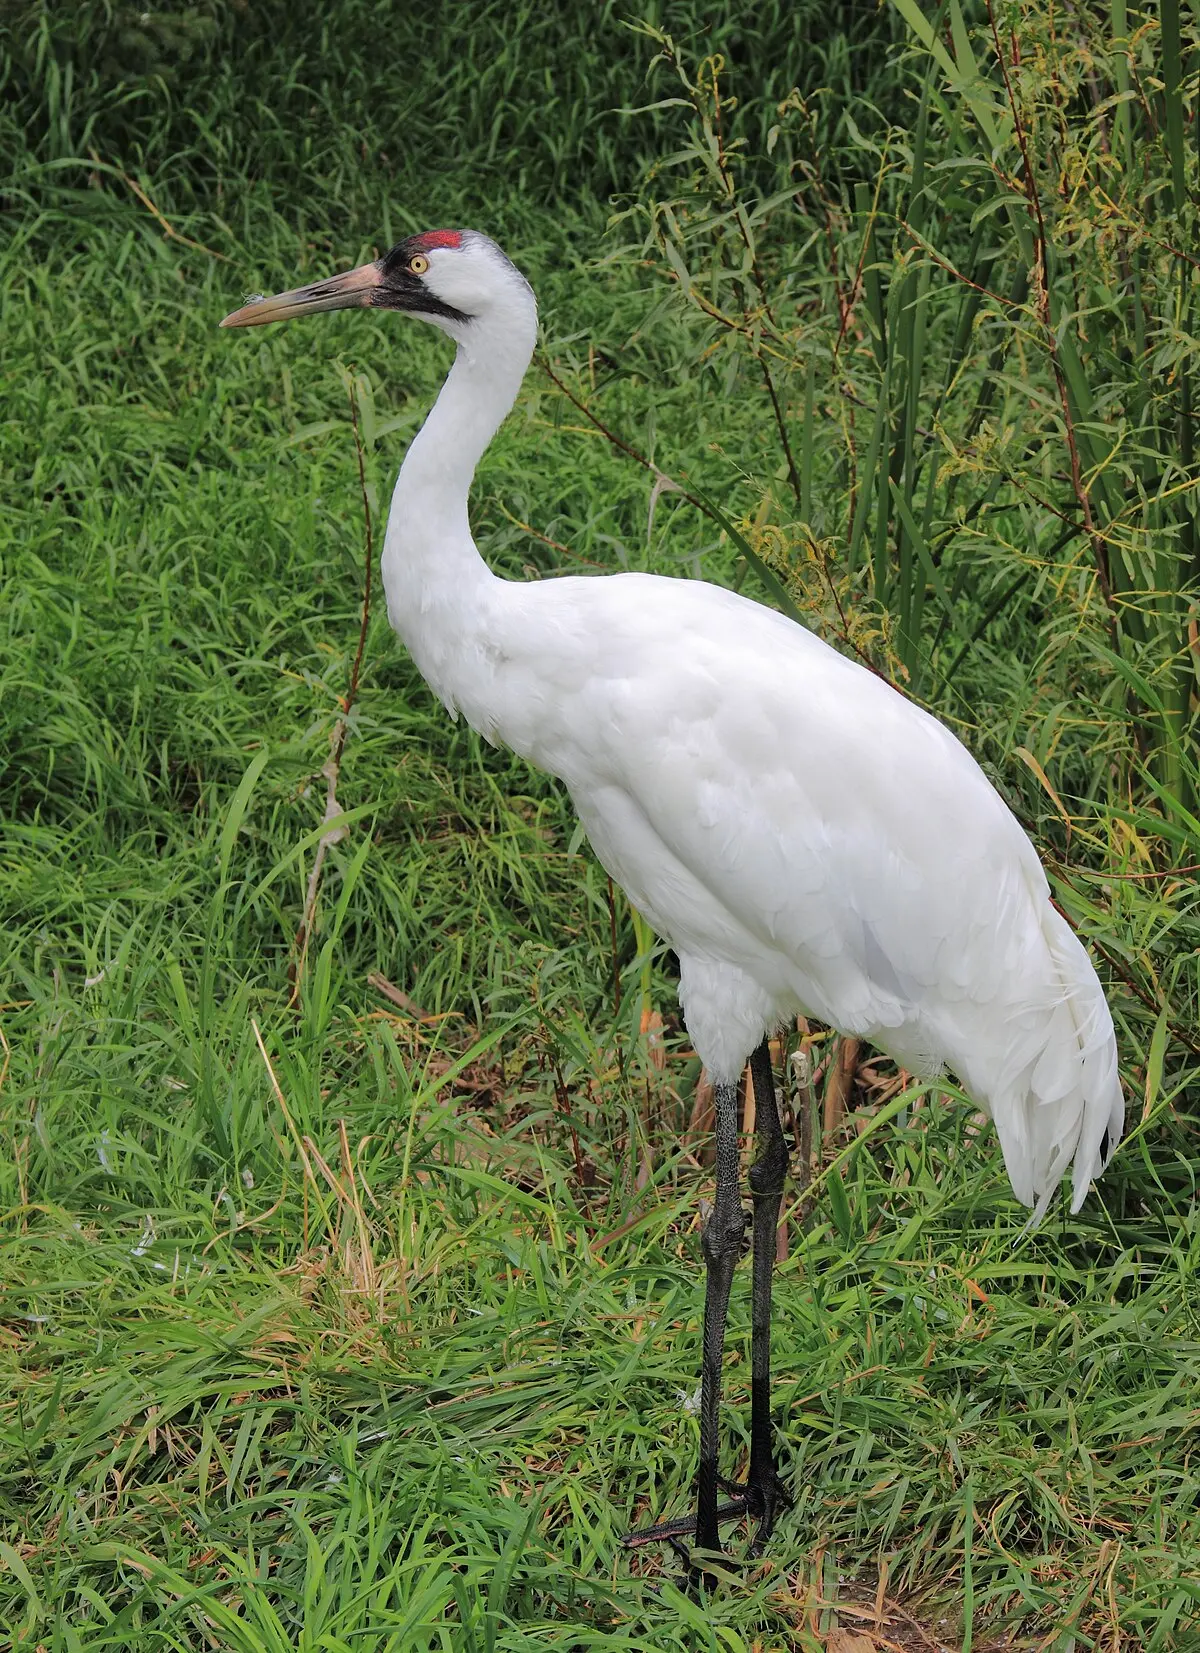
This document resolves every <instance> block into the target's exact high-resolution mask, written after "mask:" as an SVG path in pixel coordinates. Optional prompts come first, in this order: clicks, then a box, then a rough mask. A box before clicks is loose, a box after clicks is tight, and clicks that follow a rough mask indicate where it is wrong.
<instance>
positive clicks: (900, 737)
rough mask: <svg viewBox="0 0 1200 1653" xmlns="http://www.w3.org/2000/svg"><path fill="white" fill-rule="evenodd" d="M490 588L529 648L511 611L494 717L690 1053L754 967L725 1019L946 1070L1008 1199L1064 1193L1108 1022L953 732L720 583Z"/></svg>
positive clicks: (1109, 1068)
mask: <svg viewBox="0 0 1200 1653" xmlns="http://www.w3.org/2000/svg"><path fill="white" fill-rule="evenodd" d="M506 589H507V591H508V592H512V593H522V594H524V598H525V600H526V601H527V600H529V599H530V598H536V601H537V607H538V611H539V612H538V617H537V618H538V624H537V626H536V627H534V626H532V625H531V626H530V627H529V628H528V630H529V635H534V634H536V636H537V638H538V645H539V649H538V656H537V659H536V662H535V661H533V660H530V659H528V658H527V657H526V659H525V660H523V659H522V649H521V646H520V642H519V636H520V628H519V621H518V623H517V624H516V625H513V624H510V626H509V627H508V629H507V632H506V638H507V641H506V644H505V649H504V658H505V661H506V668H507V669H505V670H502V671H501V672H500V673H499V674H498V680H497V681H496V682H495V683H494V685H493V688H492V689H491V691H490V692H489V697H488V698H489V701H490V705H491V709H492V712H493V714H495V713H496V710H497V708H498V707H499V708H501V711H500V715H499V716H494V717H493V720H492V721H493V727H494V729H495V732H496V733H497V734H498V735H499V737H500V738H501V739H503V740H505V741H506V742H507V743H508V744H509V745H511V746H513V747H514V748H515V749H516V750H517V751H520V752H523V753H524V754H525V755H526V756H528V757H530V758H532V759H533V761H534V762H536V763H538V764H539V765H540V766H541V767H543V768H546V769H549V770H550V771H551V772H552V773H554V774H557V775H559V776H561V777H562V779H564V780H565V781H566V782H567V784H568V786H569V787H570V790H571V793H572V796H573V798H574V800H575V802H576V805H577V807H578V809H579V812H580V815H581V817H582V819H583V822H584V825H585V826H586V828H587V830H588V833H589V836H590V837H591V839H592V843H593V847H594V848H595V850H596V853H597V855H598V856H599V857H600V859H601V861H602V862H603V863H604V865H605V866H606V867H607V869H608V871H609V872H611V873H612V875H613V877H614V878H616V879H617V880H618V881H619V882H620V883H621V884H622V885H623V886H624V887H625V889H626V890H627V891H628V892H629V894H630V897H631V899H632V900H633V901H634V902H635V904H636V905H638V906H639V907H641V908H642V910H643V911H644V912H645V913H646V916H647V917H648V918H649V919H650V920H651V922H652V923H654V924H655V925H656V927H657V928H658V929H659V930H660V931H661V932H662V933H663V934H664V935H665V936H666V937H667V939H668V940H669V941H670V942H671V943H672V945H673V946H674V947H675V948H676V950H677V951H678V953H679V954H680V958H681V962H682V963H683V965H684V971H685V977H687V976H688V965H689V961H690V962H691V963H692V964H693V966H694V968H693V970H692V972H691V977H690V985H689V987H688V1004H687V1014H688V1025H689V1029H690V1030H691V1031H692V1035H693V1038H694V1039H695V1040H696V1044H697V1048H698V1049H700V1050H701V1054H702V1055H705V1054H706V1053H705V1051H704V1049H703V1048H702V1037H703V1033H702V1030H703V1028H704V1027H706V1026H707V1025H708V1022H709V1021H710V1020H711V1022H712V1024H713V1025H714V1026H716V1025H717V1023H718V1021H719V1019H721V1018H724V1021H725V1024H726V1025H730V1024H736V1023H737V1021H738V1006H737V1005H736V1004H734V1003H731V1002H729V1001H730V999H731V998H734V997H736V995H737V983H738V982H739V981H743V982H746V983H747V984H749V983H753V984H755V986H754V991H753V992H752V993H751V994H750V998H749V999H747V1001H746V1003H745V1004H744V1005H743V1007H742V1022H743V1023H744V1024H745V1026H747V1027H749V1026H750V1024H751V1023H752V1022H753V1021H754V1018H755V1016H757V1017H758V1018H759V1021H760V1023H761V1019H762V1015H763V1011H762V1008H761V1006H762V1005H763V1004H766V1005H768V1006H769V1007H770V1008H769V1010H768V1012H767V1018H768V1020H770V1019H771V1017H772V1016H773V1017H774V1018H775V1019H782V1018H783V1017H785V1016H788V1015H791V1014H794V1013H795V1011H796V1010H798V1009H803V1010H805V1011H806V1012H808V1013H809V1014H811V1015H814V1016H818V1017H820V1018H821V1019H822V1020H824V1021H827V1022H829V1023H831V1024H832V1025H833V1026H835V1027H837V1028H839V1029H840V1030H841V1031H843V1032H845V1033H853V1034H858V1035H861V1036H863V1037H866V1038H868V1039H870V1040H871V1041H872V1042H873V1043H875V1044H877V1045H878V1046H880V1047H881V1048H882V1049H883V1050H885V1051H887V1052H888V1053H889V1054H891V1055H892V1056H894V1057H895V1058H896V1059H897V1060H898V1061H900V1062H901V1063H902V1064H903V1065H904V1066H906V1067H908V1068H910V1069H912V1070H914V1071H917V1072H924V1073H933V1072H936V1071H938V1069H939V1068H941V1067H942V1066H943V1065H945V1066H948V1067H951V1068H952V1069H953V1070H954V1071H955V1072H956V1073H957V1074H958V1076H959V1077H960V1079H961V1080H962V1082H963V1085H964V1087H965V1088H966V1090H967V1091H968V1092H969V1093H970V1094H971V1095H972V1096H973V1097H974V1098H975V1099H976V1101H977V1102H978V1103H979V1104H980V1105H981V1106H983V1107H985V1108H986V1109H987V1110H988V1111H989V1112H990V1113H991V1115H992V1117H993V1118H994V1120H995V1122H996V1128H997V1130H998V1132H999V1135H1000V1140H1001V1143H1002V1145H1003V1150H1004V1157H1005V1164H1006V1166H1007V1168H1008V1172H1009V1176H1010V1178H1011V1181H1012V1184H1013V1188H1014V1191H1015V1192H1016V1194H1017V1196H1018V1198H1019V1199H1021V1200H1022V1201H1024V1203H1025V1204H1026V1205H1033V1206H1036V1207H1037V1215H1040V1214H1041V1212H1042V1211H1044V1209H1045V1207H1046V1204H1047V1203H1048V1201H1049V1199H1050V1197H1051V1195H1052V1193H1053V1190H1054V1189H1055V1187H1056V1186H1057V1184H1058V1181H1059V1179H1060V1177H1061V1176H1062V1175H1063V1174H1065V1172H1066V1170H1067V1168H1068V1166H1069V1165H1071V1164H1072V1162H1073V1163H1074V1207H1075V1208H1076V1209H1077V1208H1078V1206H1079V1204H1080V1203H1081V1202H1082V1200H1083V1198H1084V1196H1085V1194H1086V1192H1087V1189H1088V1186H1089V1184H1090V1182H1091V1180H1092V1178H1093V1177H1094V1176H1095V1175H1096V1174H1098V1172H1099V1171H1100V1170H1101V1169H1102V1168H1103V1163H1104V1157H1105V1155H1106V1153H1107V1152H1108V1151H1111V1148H1112V1147H1113V1146H1114V1145H1115V1143H1116V1140H1117V1138H1118V1136H1119V1134H1120V1130H1121V1124H1122V1119H1123V1103H1122V1099H1121V1092H1120V1086H1119V1082H1118V1079H1117V1071H1116V1053H1115V1045H1114V1039H1113V1030H1112V1022H1111V1018H1110V1016H1109V1012H1108V1007H1107V1005H1106V1003H1105V1001H1104V997H1103V993H1102V991H1101V988H1100V984H1099V982H1098V980H1097V978H1096V974H1095V971H1094V970H1093V968H1092V965H1091V962H1090V960H1089V959H1088V956H1087V953H1086V952H1085V950H1084V948H1083V947H1082V946H1081V944H1080V943H1079V941H1078V940H1077V939H1076V938H1075V936H1074V935H1073V933H1072V932H1071V930H1070V928H1069V926H1068V925H1067V923H1066V921H1065V920H1064V919H1063V918H1062V917H1061V916H1060V914H1059V913H1058V912H1057V911H1056V910H1055V909H1054V907H1053V905H1052V904H1051V901H1050V894H1049V889H1048V886H1047V884H1046V879H1045V875H1044V873H1043V872H1042V869H1041V865H1040V863H1039V862H1038V859H1037V856H1036V854H1035V853H1034V850H1033V848H1032V846H1031V845H1030V843H1029V841H1028V839H1027V838H1026V836H1025V834H1024V833H1023V832H1022V830H1021V828H1020V827H1019V826H1018V824H1017V822H1016V821H1015V820H1014V819H1013V816H1012V815H1011V813H1010V812H1009V811H1008V809H1007V808H1006V807H1005V805H1004V803H1003V802H1002V800H1001V799H1000V797H999V796H998V794H997V793H996V791H995V790H994V788H993V787H992V786H991V784H990V783H989V782H988V780H987V778H986V777H985V776H984V774H983V772H982V770H980V768H979V766H978V765H977V764H976V763H975V761H974V759H973V758H972V757H971V756H970V754H969V753H968V752H967V750H966V749H965V747H963V746H962V745H961V744H960V742H958V741H957V740H956V739H955V738H954V737H953V736H952V735H951V734H950V733H949V731H948V730H946V729H945V728H944V727H943V726H942V725H941V724H940V723H938V722H937V721H936V720H935V719H933V718H931V717H929V716H927V715H926V714H925V713H924V712H922V711H920V710H919V709H918V708H917V707H915V706H913V705H912V704H911V703H909V702H908V701H906V700H904V699H903V698H902V697H901V696H900V695H899V694H897V693H896V692H895V691H894V690H892V689H891V688H890V687H889V686H888V685H887V684H885V683H884V682H882V681H881V680H880V679H878V678H876V677H874V676H872V675H871V674H870V673H869V672H866V671H864V670H863V669H862V668H860V667H858V666H856V665H854V664H853V663H852V662H850V661H848V660H845V659H844V658H843V657H842V656H840V655H839V654H837V653H836V652H835V651H834V650H832V649H830V648H828V647H827V646H826V645H825V644H824V643H822V642H821V641H820V640H819V639H818V638H816V637H815V636H814V635H813V634H812V633H810V632H808V631H805V630H804V629H802V628H801V627H799V626H796V625H793V624H792V622H791V621H789V620H787V619H785V618H784V617H783V616H781V615H778V614H776V613H774V612H773V611H771V610H769V609H764V608H762V607H760V606H759V605H758V604H754V603H749V602H747V601H746V600H744V599H742V598H739V597H737V596H736V595H734V594H733V593H731V592H727V591H724V590H722V589H721V588H719V587H714V586H709V585H704V584H702V583H700V582H698V581H690V580H662V579H656V578H653V577H650V576H646V575H623V576H620V577H617V578H614V579H609V580H602V581H593V580H583V581H580V580H562V581H556V582H554V584H553V585H546V584H543V585H540V586H537V587H533V588H530V587H512V586H509V587H507V588H506ZM516 601H518V599H516V598H514V603H515V602H516ZM510 619H511V620H516V619H517V617H516V616H514V615H510ZM501 680H507V686H508V687H510V688H511V690H512V693H511V694H510V695H509V696H506V695H505V694H504V692H503V690H504V688H505V686H506V682H505V681H501ZM534 680H536V681H537V683H538V685H539V689H540V694H539V695H538V696H537V704H536V708H535V709H534V710H533V711H532V712H531V700H530V689H531V686H532V683H533V681H534ZM497 691H499V692H497ZM506 700H507V703H508V705H509V707H511V708H512V711H511V714H510V715H505V713H504V711H503V707H504V704H505V701H506ZM518 708H519V710H518ZM716 966H720V967H721V969H717V968H714V967H716ZM722 969H723V970H724V972H725V973H724V974H722V973H721V970H722ZM697 984H701V985H697ZM707 984H711V986H709V985H707ZM706 994H710V995H711V996H712V997H714V999H715V998H716V996H718V995H721V996H722V998H723V1002H722V1003H721V1004H717V1003H716V1002H714V1003H712V1005H711V1006H709V1005H707V1004H706V1003H705V996H706ZM751 1001H752V1002H751ZM764 1030H765V1029H764V1028H763V1027H762V1026H761V1025H760V1026H759V1028H758V1032H757V1034H754V1033H753V1032H750V1033H748V1034H746V1035H745V1037H749V1038H751V1039H752V1042H757V1038H758V1037H761V1034H762V1031H764ZM743 1042H744V1041H743ZM748 1054H749V1047H747V1049H746V1050H745V1051H742V1052H741V1053H740V1058H739V1059H740V1060H744V1059H745V1057H746V1056H747V1055H748ZM1102 1147H1103V1150H1104V1151H1103V1153H1102Z"/></svg>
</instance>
